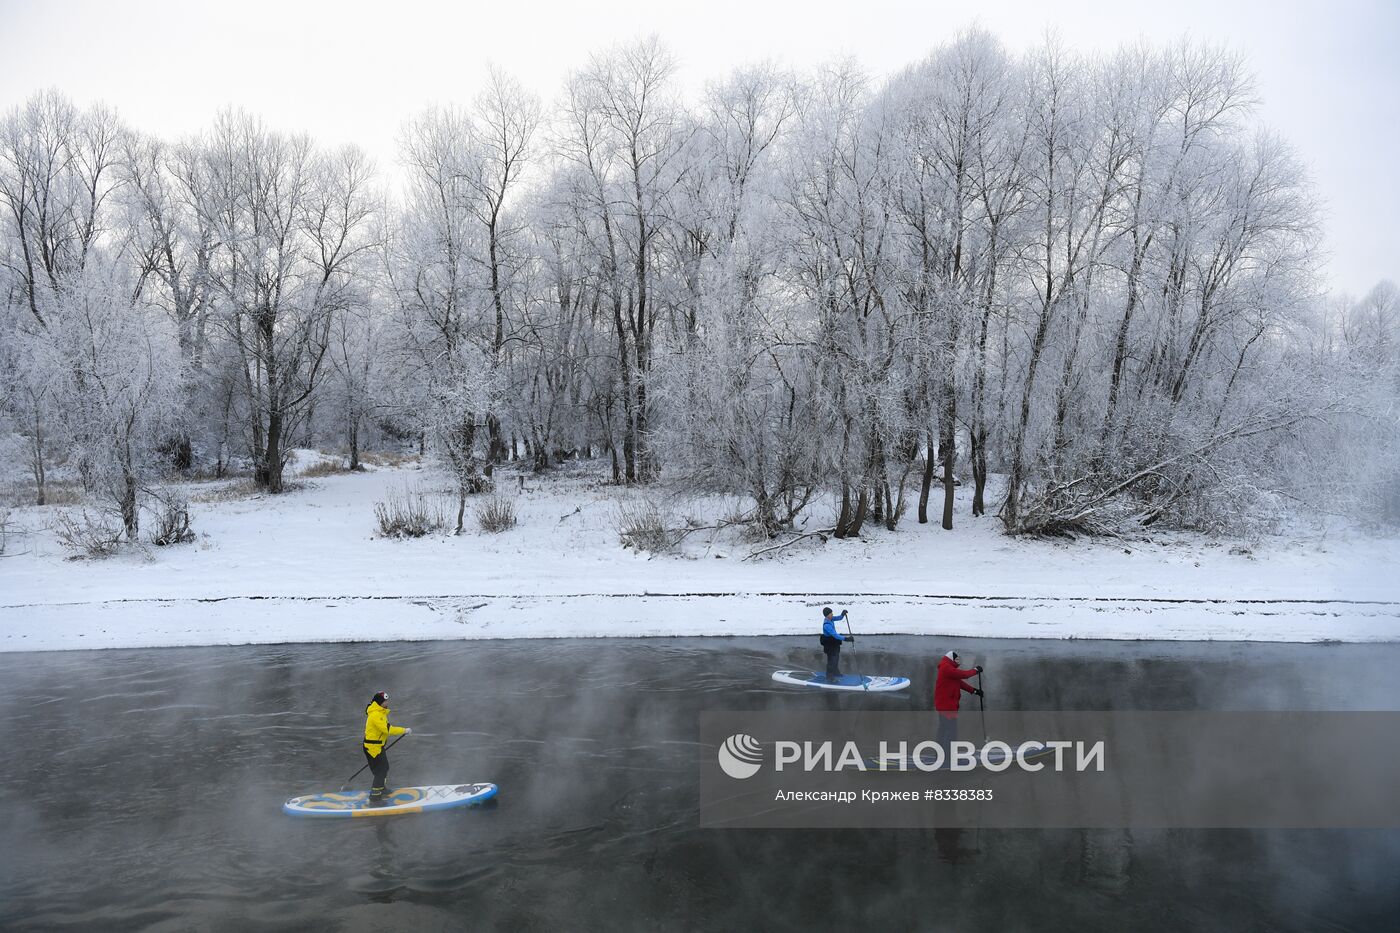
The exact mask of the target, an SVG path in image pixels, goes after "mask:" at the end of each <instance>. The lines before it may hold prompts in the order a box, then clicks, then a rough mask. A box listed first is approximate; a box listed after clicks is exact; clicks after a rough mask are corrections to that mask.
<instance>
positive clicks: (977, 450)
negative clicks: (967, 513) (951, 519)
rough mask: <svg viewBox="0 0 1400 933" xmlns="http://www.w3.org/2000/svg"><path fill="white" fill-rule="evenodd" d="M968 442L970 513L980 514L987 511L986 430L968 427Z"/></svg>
mask: <svg viewBox="0 0 1400 933" xmlns="http://www.w3.org/2000/svg"><path fill="white" fill-rule="evenodd" d="M967 434H968V444H969V445H970V450H969V454H970V459H971V461H972V483H973V488H972V514H973V515H974V516H977V515H982V514H983V513H984V512H986V511H987V506H986V500H985V498H984V497H985V495H986V489H987V432H986V430H985V429H981V428H969V429H968V432H967Z"/></svg>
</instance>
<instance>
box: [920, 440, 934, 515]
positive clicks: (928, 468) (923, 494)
mask: <svg viewBox="0 0 1400 933" xmlns="http://www.w3.org/2000/svg"><path fill="white" fill-rule="evenodd" d="M933 460H934V458H933V428H929V429H928V446H927V447H926V448H924V477H923V483H922V484H921V485H920V486H919V524H920V525H927V524H928V495H929V490H931V489H932V488H933Z"/></svg>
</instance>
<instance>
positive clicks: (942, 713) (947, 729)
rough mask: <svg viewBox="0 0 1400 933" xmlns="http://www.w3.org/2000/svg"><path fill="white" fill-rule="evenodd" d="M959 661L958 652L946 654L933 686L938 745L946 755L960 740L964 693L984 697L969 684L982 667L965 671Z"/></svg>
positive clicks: (939, 663)
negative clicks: (959, 724) (952, 745)
mask: <svg viewBox="0 0 1400 933" xmlns="http://www.w3.org/2000/svg"><path fill="white" fill-rule="evenodd" d="M959 660H960V659H959V658H958V653H957V652H956V651H949V652H948V653H947V654H945V655H944V656H943V658H942V660H940V661H939V662H938V679H937V680H936V681H934V685H933V708H934V709H936V710H937V711H938V744H939V745H942V746H943V750H944V752H945V753H946V752H947V751H948V746H949V745H950V744H951V743H953V742H956V741H957V739H958V705H959V704H960V703H961V702H962V695H963V691H964V690H966V691H967V692H968V693H970V694H972V695H973V696H979V697H980V696H981V695H982V691H981V690H980V689H978V688H977V687H974V686H972V684H970V683H968V680H969V679H970V678H973V677H976V676H977V675H978V674H980V673H982V665H980V664H979V665H977V666H976V667H974V668H972V669H971V670H963V669H962V668H961V667H960V666H959V664H958V662H959Z"/></svg>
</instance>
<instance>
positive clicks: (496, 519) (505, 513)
mask: <svg viewBox="0 0 1400 933" xmlns="http://www.w3.org/2000/svg"><path fill="white" fill-rule="evenodd" d="M476 523H477V524H478V525H480V526H481V530H482V531H489V532H492V533H493V534H494V533H497V532H501V531H508V530H510V529H511V528H514V527H515V503H514V502H512V501H511V500H510V499H507V498H506V497H505V496H491V497H490V498H489V499H486V500H484V501H483V502H482V503H481V505H479V506H477V509H476Z"/></svg>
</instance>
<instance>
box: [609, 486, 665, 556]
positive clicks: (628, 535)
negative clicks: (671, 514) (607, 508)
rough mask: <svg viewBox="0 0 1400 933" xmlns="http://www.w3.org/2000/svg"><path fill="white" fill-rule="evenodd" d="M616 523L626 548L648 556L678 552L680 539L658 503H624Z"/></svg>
mask: <svg viewBox="0 0 1400 933" xmlns="http://www.w3.org/2000/svg"><path fill="white" fill-rule="evenodd" d="M613 523H614V525H615V526H616V527H617V536H618V539H619V540H620V541H621V542H622V546H623V547H630V548H635V549H636V550H638V551H644V552H646V553H648V554H665V553H668V552H670V551H672V550H674V549H675V546H676V536H675V534H674V533H673V532H672V531H671V529H670V528H668V527H667V523H666V514H665V513H664V512H663V511H662V510H661V507H660V506H659V505H657V504H656V503H655V502H652V501H650V500H647V499H629V500H627V501H624V502H620V503H618V506H617V512H616V514H615V515H614V516H613Z"/></svg>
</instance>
